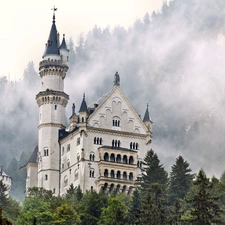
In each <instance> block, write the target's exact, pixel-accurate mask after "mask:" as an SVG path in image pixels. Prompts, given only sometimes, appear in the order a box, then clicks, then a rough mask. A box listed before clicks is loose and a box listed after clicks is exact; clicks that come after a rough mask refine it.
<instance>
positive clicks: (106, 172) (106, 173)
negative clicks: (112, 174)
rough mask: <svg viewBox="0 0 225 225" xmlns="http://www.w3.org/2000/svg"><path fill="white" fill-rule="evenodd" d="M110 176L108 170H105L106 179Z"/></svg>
mask: <svg viewBox="0 0 225 225" xmlns="http://www.w3.org/2000/svg"><path fill="white" fill-rule="evenodd" d="M108 176H109V173H108V170H107V169H105V171H104V177H108Z"/></svg>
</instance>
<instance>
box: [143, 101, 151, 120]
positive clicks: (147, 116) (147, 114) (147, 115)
mask: <svg viewBox="0 0 225 225" xmlns="http://www.w3.org/2000/svg"><path fill="white" fill-rule="evenodd" d="M149 121H151V120H150V117H149V111H148V105H147V109H146V111H145V115H144V119H143V122H149Z"/></svg>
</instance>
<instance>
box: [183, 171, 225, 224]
mask: <svg viewBox="0 0 225 225" xmlns="http://www.w3.org/2000/svg"><path fill="white" fill-rule="evenodd" d="M193 183H194V185H195V186H196V188H197V192H196V193H195V194H194V196H193V197H192V198H191V199H189V200H187V202H188V203H190V204H191V207H192V208H191V212H190V214H191V215H190V218H189V220H190V221H191V224H193V225H195V224H196V225H203V224H204V225H210V224H212V223H213V222H215V221H217V222H218V220H219V216H220V213H221V209H220V207H219V205H218V197H214V196H213V193H212V189H213V185H212V183H211V182H210V181H209V178H207V177H206V175H205V173H204V171H203V170H200V171H199V173H198V175H197V179H196V180H195V181H194V182H193Z"/></svg>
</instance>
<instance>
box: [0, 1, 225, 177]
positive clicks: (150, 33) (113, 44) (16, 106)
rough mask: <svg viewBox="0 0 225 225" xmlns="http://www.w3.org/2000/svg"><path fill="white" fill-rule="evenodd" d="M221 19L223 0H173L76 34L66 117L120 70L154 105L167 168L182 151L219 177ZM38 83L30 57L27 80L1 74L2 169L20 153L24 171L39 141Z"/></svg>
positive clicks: (156, 142) (128, 87)
mask: <svg viewBox="0 0 225 225" xmlns="http://www.w3.org/2000/svg"><path fill="white" fill-rule="evenodd" d="M146 11H147V12H148V9H146ZM224 20H225V1H224V0H173V1H171V2H170V3H169V4H168V5H167V4H166V3H164V4H163V5H162V10H161V11H160V12H153V13H152V12H148V13H146V15H143V18H140V19H139V20H137V21H134V23H133V25H131V26H130V28H129V29H125V28H123V27H121V26H119V25H118V26H116V27H114V28H110V27H107V28H100V27H98V26H95V27H94V28H93V29H92V30H91V31H90V32H89V33H88V34H81V35H80V37H79V38H78V40H77V39H76V37H71V39H70V40H68V41H67V43H68V45H69V47H70V69H69V72H68V75H67V77H66V79H65V92H66V93H68V94H69V95H70V102H69V104H68V106H67V114H68V117H69V116H70V114H71V106H72V103H73V102H75V103H76V110H77V109H78V108H79V106H80V103H81V100H82V95H83V92H85V93H86V99H87V102H88V104H91V103H92V102H93V101H96V100H97V99H98V98H100V97H101V96H102V95H103V94H105V93H106V92H108V91H109V90H110V89H111V88H112V85H113V76H114V74H115V72H116V71H118V72H119V74H120V78H121V88H122V90H123V91H124V93H125V94H126V95H127V97H128V98H129V100H130V101H131V103H132V104H133V106H134V107H135V109H136V110H137V112H138V113H139V114H140V115H141V116H142V117H143V114H144V111H145V109H146V104H147V103H149V109H150V114H151V117H152V120H153V143H152V148H153V149H154V150H155V151H156V152H157V153H158V155H159V156H160V158H161V160H162V162H163V163H164V164H165V166H166V168H170V166H171V164H172V161H173V160H174V158H176V157H177V156H178V155H183V156H184V158H186V159H187V160H188V161H189V162H190V164H191V167H192V169H193V171H198V170H199V169H200V168H203V169H204V170H205V171H206V173H207V174H209V175H213V174H215V175H216V176H220V175H221V174H222V172H223V171H224V170H225V168H224V161H225V156H224V151H225V146H224V133H225V101H224V97H225V96H224V90H225V89H224V88H225V78H224V74H225V36H224V33H225V21H224ZM131 23H132V21H131ZM43 35H46V37H47V35H48V34H43ZM43 50H44V43H43ZM31 58H32V56H31ZM40 60H41V56H40ZM34 63H35V65H36V64H38V63H39V62H34ZM12 66H13V65H12ZM39 83H40V79H39V78H38V74H37V72H35V71H34V67H33V64H32V62H30V63H29V64H28V67H27V68H26V69H25V72H24V79H23V80H21V81H17V82H9V81H7V79H6V78H5V77H2V78H1V79H0V99H1V103H2V107H1V108H0V114H1V117H0V134H1V135H0V143H1V145H0V164H3V165H4V168H7V166H8V165H9V163H10V162H11V161H12V160H13V158H15V159H16V161H17V163H18V166H17V168H18V169H19V167H20V166H23V165H19V164H22V163H19V162H18V161H19V159H20V155H21V154H22V152H24V154H26V155H27V154H28V153H29V152H31V151H32V150H33V149H34V147H35V145H36V144H37V125H38V107H37V105H36V102H35V95H36V94H37V93H38V91H39V87H40V85H39ZM14 161H15V160H14ZM11 163H12V162H11ZM7 171H9V172H10V169H8V170H7ZM7 171H6V172H7ZM11 171H12V170H11ZM9 175H11V176H13V174H11V172H10V174H9Z"/></svg>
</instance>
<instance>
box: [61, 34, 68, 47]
mask: <svg viewBox="0 0 225 225" xmlns="http://www.w3.org/2000/svg"><path fill="white" fill-rule="evenodd" d="M59 49H64V50H66V51H69V50H68V48H67V45H66V41H65V34H63V39H62V43H61V45H60V47H59Z"/></svg>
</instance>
